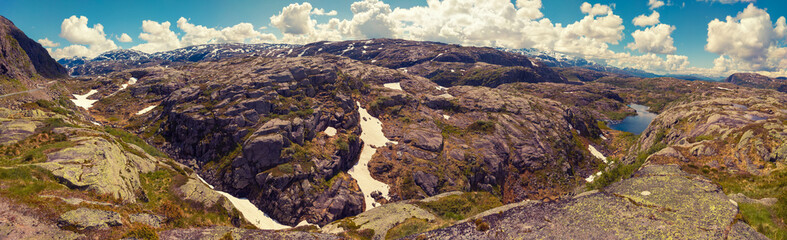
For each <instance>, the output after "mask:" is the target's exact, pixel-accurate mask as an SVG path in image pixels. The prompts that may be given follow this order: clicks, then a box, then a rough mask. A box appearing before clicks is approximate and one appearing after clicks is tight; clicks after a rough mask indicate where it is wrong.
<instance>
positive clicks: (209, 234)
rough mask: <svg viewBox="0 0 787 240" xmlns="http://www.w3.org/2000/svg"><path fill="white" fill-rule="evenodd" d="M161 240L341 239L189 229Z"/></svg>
mask: <svg viewBox="0 0 787 240" xmlns="http://www.w3.org/2000/svg"><path fill="white" fill-rule="evenodd" d="M158 236H159V238H160V239H163V240H177V239H199V240H213V239H250V240H276V239H304V240H333V239H341V238H339V237H338V236H336V235H331V234H321V233H310V232H297V231H266V230H257V229H245V228H232V227H208V228H191V229H173V230H167V231H163V232H160V233H159V234H158Z"/></svg>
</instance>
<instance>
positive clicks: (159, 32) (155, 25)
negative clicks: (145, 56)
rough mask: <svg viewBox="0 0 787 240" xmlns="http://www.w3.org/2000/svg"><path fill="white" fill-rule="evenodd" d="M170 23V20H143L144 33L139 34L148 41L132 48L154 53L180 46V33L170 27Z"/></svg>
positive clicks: (140, 37)
mask: <svg viewBox="0 0 787 240" xmlns="http://www.w3.org/2000/svg"><path fill="white" fill-rule="evenodd" d="M170 25H171V23H170V22H163V23H159V22H156V21H152V20H144V21H142V33H140V34H139V39H141V40H145V41H146V43H143V44H140V45H137V46H134V47H132V48H131V49H135V50H139V51H143V52H146V53H154V52H160V51H167V50H172V49H176V48H180V47H181V45H180V40H179V39H178V35H177V34H175V32H173V31H172V30H170V29H169V27H170Z"/></svg>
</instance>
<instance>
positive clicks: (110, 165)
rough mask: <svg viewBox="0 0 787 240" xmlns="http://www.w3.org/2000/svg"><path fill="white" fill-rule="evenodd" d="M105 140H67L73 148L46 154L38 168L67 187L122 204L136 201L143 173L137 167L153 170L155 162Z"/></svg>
mask: <svg viewBox="0 0 787 240" xmlns="http://www.w3.org/2000/svg"><path fill="white" fill-rule="evenodd" d="M75 131H77V130H75ZM107 139H108V138H105V137H74V138H70V139H69V140H70V141H72V142H75V144H76V145H75V146H73V147H69V148H65V149H62V150H59V151H56V152H53V153H49V154H47V159H48V160H47V162H45V163H40V164H37V165H39V166H41V167H43V168H44V169H47V170H49V171H51V172H52V174H53V175H54V176H55V177H57V178H58V179H59V180H60V181H62V182H63V183H64V184H65V185H66V186H68V187H70V188H74V189H81V190H89V191H93V192H95V193H98V194H107V195H110V196H112V197H115V198H117V199H120V200H122V201H123V202H128V203H133V202H136V200H137V198H138V197H139V196H137V193H141V192H142V187H141V185H140V182H139V173H140V172H145V171H142V170H141V169H140V167H142V168H145V169H146V170H152V169H153V168H152V167H151V164H152V162H155V160H154V159H150V158H149V156H146V158H142V157H141V156H138V155H136V154H134V153H132V152H130V151H126V150H124V149H121V147H120V146H118V144H115V143H112V142H110V141H109V140H107ZM110 139H111V138H110Z"/></svg>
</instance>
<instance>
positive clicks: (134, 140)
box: [104, 127, 167, 158]
mask: <svg viewBox="0 0 787 240" xmlns="http://www.w3.org/2000/svg"><path fill="white" fill-rule="evenodd" d="M104 131H106V132H107V133H109V134H112V136H115V137H118V138H120V139H121V140H123V142H126V143H130V144H134V145H137V146H138V147H140V148H142V150H144V151H145V153H147V154H150V155H151V156H154V157H161V158H166V157H167V154H164V153H163V152H161V151H159V150H158V149H156V148H155V147H153V146H150V145H148V143H147V142H145V140H142V138H139V137H138V136H136V135H134V134H131V133H129V132H127V131H124V130H121V129H117V128H112V127H105V128H104Z"/></svg>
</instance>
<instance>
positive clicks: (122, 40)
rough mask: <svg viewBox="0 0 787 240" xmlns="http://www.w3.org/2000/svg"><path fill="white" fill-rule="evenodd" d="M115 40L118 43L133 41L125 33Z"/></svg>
mask: <svg viewBox="0 0 787 240" xmlns="http://www.w3.org/2000/svg"><path fill="white" fill-rule="evenodd" d="M117 39H118V41H119V42H131V41H133V40H132V39H131V36H129V35H128V34H126V33H123V34H122V35H120V37H118V38H117Z"/></svg>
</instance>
